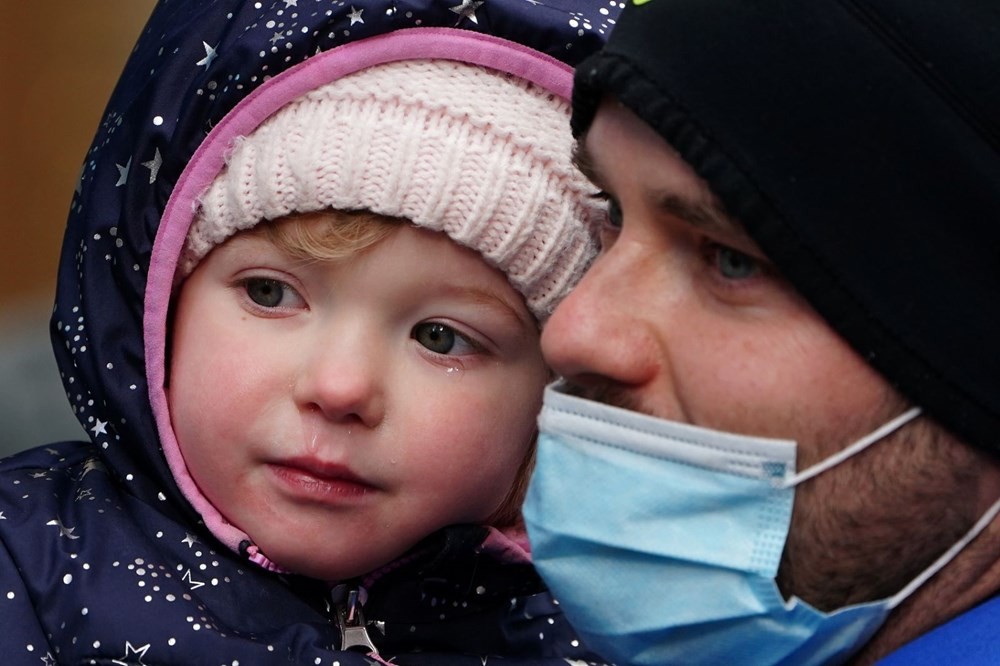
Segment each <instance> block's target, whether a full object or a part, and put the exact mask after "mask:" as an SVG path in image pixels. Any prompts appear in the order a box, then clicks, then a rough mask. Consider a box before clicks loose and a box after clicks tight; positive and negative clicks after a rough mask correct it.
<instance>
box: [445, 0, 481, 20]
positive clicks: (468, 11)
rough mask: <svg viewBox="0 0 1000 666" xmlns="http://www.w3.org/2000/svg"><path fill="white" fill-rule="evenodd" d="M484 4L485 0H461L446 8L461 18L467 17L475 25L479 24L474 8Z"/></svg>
mask: <svg viewBox="0 0 1000 666" xmlns="http://www.w3.org/2000/svg"><path fill="white" fill-rule="evenodd" d="M485 4H486V0H462V4H460V5H455V6H454V7H449V8H448V9H450V10H451V11H453V12H455V13H456V14H458V15H460V16H461V17H462V18H467V19H469V20H470V21H472V22H473V23H475V24H476V25H479V18H478V17H477V16H476V10H477V9H479V8H480V7H482V6H483V5H485Z"/></svg>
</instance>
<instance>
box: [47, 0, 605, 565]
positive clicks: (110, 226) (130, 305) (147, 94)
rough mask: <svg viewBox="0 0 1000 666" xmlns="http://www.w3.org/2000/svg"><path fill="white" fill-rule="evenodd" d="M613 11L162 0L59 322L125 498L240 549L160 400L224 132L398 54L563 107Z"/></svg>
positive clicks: (128, 82)
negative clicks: (552, 97) (531, 90)
mask: <svg viewBox="0 0 1000 666" xmlns="http://www.w3.org/2000/svg"><path fill="white" fill-rule="evenodd" d="M617 4H618V3H615V2H607V1H606V0H600V1H598V0H593V1H591V0H587V1H582V0H538V1H529V2H525V1H524V0H487V1H486V2H483V1H482V0H464V1H459V0H447V1H445V0H403V1H399V0H355V1H354V2H352V3H345V2H320V1H319V0H266V1H263V2H261V1H252V0H238V1H234V0H226V1H221V0H220V1H217V2H205V1H204V0H163V1H162V2H160V3H159V4H158V5H157V6H156V7H155V9H154V11H153V13H152V15H151V17H150V19H149V22H148V24H147V26H146V27H145V29H144V31H143V33H142V35H141V36H140V38H139V40H138V43H137V45H136V47H135V49H134V50H133V52H132V55H131V57H130V58H129V60H128V62H127V63H126V65H125V68H124V71H123V73H122V75H121V78H120V80H119V83H118V85H117V87H116V88H115V90H114V92H113V94H112V96H111V99H110V101H109V103H108V106H107V109H106V111H105V113H104V116H103V119H102V121H101V123H100V126H99V128H98V131H97V135H96V137H95V139H94V142H93V144H92V145H91V148H90V150H89V152H88V153H87V155H86V159H85V162H84V164H83V166H82V169H81V174H80V179H79V182H78V185H77V188H76V192H75V196H74V198H73V202H72V206H71V211H70V215H69V221H68V225H67V230H66V235H65V239H64V242H63V249H62V257H61V261H60V267H59V277H58V286H57V295H56V305H55V309H54V312H53V316H52V323H51V333H52V337H53V345H54V348H55V353H56V357H57V362H58V364H59V366H60V370H61V375H62V379H63V383H64V386H65V388H66V390H67V393H68V395H69V398H70V401H71V403H72V406H73V408H74V410H75V412H76V414H77V416H78V418H79V420H80V421H81V423H82V424H83V425H84V427H85V428H86V429H87V430H88V432H89V433H91V438H92V439H93V441H94V442H95V444H96V445H97V446H98V448H99V449H100V451H101V455H102V457H103V462H104V464H105V465H106V466H107V467H108V468H109V471H110V472H111V473H112V474H114V475H115V476H116V477H117V478H118V480H119V482H120V483H122V484H123V485H124V486H125V487H126V489H127V491H128V492H129V493H131V494H133V495H135V496H137V497H138V498H140V499H141V500H143V501H144V502H146V503H148V504H150V505H153V506H154V507H156V508H157V509H158V510H160V511H162V512H164V513H168V514H175V515H179V516H180V517H183V518H184V519H185V520H199V519H204V520H205V522H206V523H208V524H209V526H210V527H211V528H212V530H213V532H214V533H215V534H216V536H218V537H220V538H221V539H222V540H223V541H224V542H225V543H226V544H227V545H229V546H230V547H231V548H234V549H235V548H237V546H238V544H239V542H240V540H241V534H240V533H238V531H236V530H234V529H232V528H229V527H228V526H226V525H224V521H222V520H221V516H219V515H218V513H217V512H216V511H215V510H214V509H213V508H212V507H211V506H210V505H209V504H208V503H207V502H203V500H201V499H199V498H200V497H201V496H200V494H199V493H197V492H196V489H193V484H192V483H191V482H190V479H189V478H188V476H187V474H186V470H185V468H184V464H183V460H181V459H180V454H179V451H178V450H177V448H176V444H175V442H173V435H172V431H171V429H170V421H169V414H167V412H166V397H165V393H164V380H165V354H166V350H167V343H168V316H169V307H170V298H171V288H172V282H173V277H174V272H175V268H176V264H177V260H178V256H179V254H180V251H181V247H182V244H183V242H184V239H185V237H186V234H187V230H188V226H189V225H190V223H191V221H192V217H193V214H194V205H195V203H196V202H197V198H198V196H199V195H200V194H201V193H202V192H203V191H204V189H205V188H206V187H207V185H208V184H209V183H210V182H211V180H212V179H213V178H214V176H215V175H216V174H217V173H218V172H219V170H220V169H221V168H222V167H223V164H224V158H225V152H226V148H227V146H228V144H229V143H230V142H231V140H232V139H233V138H234V137H236V136H239V135H241V134H246V133H248V132H249V131H250V130H252V129H253V128H254V127H256V126H257V125H259V124H260V123H261V122H262V121H263V120H264V119H265V118H266V117H267V116H268V115H269V114H270V113H273V112H274V111H275V110H277V109H278V108H280V107H281V106H282V105H283V104H285V103H286V102H288V101H290V100H291V99H294V98H295V97H297V96H298V95H300V94H301V93H302V92H304V91H306V90H308V89H311V88H313V87H315V86H316V85H318V84H320V83H322V82H326V81H329V80H332V79H334V78H337V77H340V76H344V75H346V74H349V73H351V72H354V71H358V70H359V69H363V68H364V67H368V66H371V65H374V64H378V63H383V62H390V61H393V60H399V59H412V58H445V59H460V60H462V61H464V62H470V61H471V62H475V63H476V64H481V65H484V66H488V67H492V68H494V69H498V70H500V71H504V72H509V73H513V74H516V75H518V76H520V77H522V78H525V79H527V80H529V81H531V82H532V83H535V84H537V85H539V86H542V87H543V88H545V89H547V90H550V91H551V92H553V93H556V94H558V95H560V96H562V97H564V98H568V97H569V93H570V87H571V83H572V67H573V66H574V65H575V64H576V63H578V62H579V61H580V60H582V59H583V58H584V57H586V56H587V55H589V54H590V53H592V52H594V51H595V50H596V49H597V48H598V47H599V46H600V45H601V43H602V42H603V40H604V35H605V33H606V32H608V31H609V30H610V28H611V25H612V24H613V16H614V15H615V13H616V12H617V10H616V6H617ZM372 44H375V45H376V46H372ZM567 131H568V129H567ZM168 460H169V461H170V462H169V464H168ZM171 470H173V473H172V471H171ZM175 479H176V480H175ZM182 487H184V491H183V492H182ZM185 495H186V496H185ZM192 498H193V500H192ZM189 500H192V501H194V502H195V503H196V504H197V507H196V509H197V510H195V509H194V508H192V505H191V503H190V501H189ZM199 502H203V503H201V504H199Z"/></svg>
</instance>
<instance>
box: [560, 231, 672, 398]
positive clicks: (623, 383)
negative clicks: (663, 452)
mask: <svg viewBox="0 0 1000 666" xmlns="http://www.w3.org/2000/svg"><path fill="white" fill-rule="evenodd" d="M632 254H634V252H633V251H631V250H630V249H629V248H627V247H623V246H622V245H621V244H620V243H616V244H615V245H614V246H612V248H611V249H610V250H608V251H607V252H605V253H604V254H602V255H601V256H600V257H598V259H597V260H596V261H595V263H594V265H593V266H592V267H591V268H590V271H589V272H588V273H587V274H586V275H585V276H584V278H583V280H581V281H580V283H579V284H578V285H577V286H576V288H574V289H573V291H572V292H570V294H569V296H567V297H566V298H565V299H564V300H563V301H562V303H560V305H559V306H558V307H557V308H556V311H555V312H554V313H553V314H552V316H551V318H550V319H549V321H548V323H547V324H546V326H545V329H544V331H543V333H542V351H543V353H544V354H545V360H546V361H547V362H548V363H549V365H550V366H551V367H552V368H553V369H554V370H555V372H556V373H557V374H559V375H561V376H563V377H565V378H567V379H569V380H571V381H572V382H573V383H575V384H578V385H581V386H588V385H606V384H612V385H617V386H618V387H622V388H624V387H638V386H642V385H643V384H646V383H647V382H649V381H651V380H652V379H653V378H654V377H655V376H656V374H657V369H658V367H659V365H660V358H659V356H660V353H659V350H658V346H657V342H656V336H655V334H654V333H655V332H654V330H653V329H652V328H651V327H650V320H649V315H650V313H649V312H648V308H645V309H644V308H643V305H642V302H641V300H642V296H641V294H642V289H643V276H642V275H641V269H637V268H636V266H635V264H634V262H633V261H632V259H633V258H634V257H631V256H630V255H632Z"/></svg>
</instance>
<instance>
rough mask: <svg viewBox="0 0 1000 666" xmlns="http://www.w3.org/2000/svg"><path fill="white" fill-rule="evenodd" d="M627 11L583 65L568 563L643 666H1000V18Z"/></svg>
mask: <svg viewBox="0 0 1000 666" xmlns="http://www.w3.org/2000/svg"><path fill="white" fill-rule="evenodd" d="M633 2H634V4H630V5H629V6H628V7H627V8H626V9H625V11H624V13H623V14H622V16H621V17H620V19H619V22H618V25H617V26H616V28H615V30H614V32H613V34H612V37H611V39H610V41H609V43H608V45H607V47H606V48H605V50H604V51H603V52H602V53H600V54H598V55H597V56H595V57H593V58H592V59H590V60H589V61H586V62H584V63H583V64H581V65H580V67H579V68H578V71H577V81H576V84H577V88H576V90H575V93H574V118H573V129H574V132H575V134H576V135H577V137H578V139H579V141H580V151H579V162H580V165H581V168H583V169H584V171H585V172H586V173H587V174H588V175H589V176H590V177H591V179H592V180H593V181H594V182H595V184H596V185H597V186H598V187H599V188H600V189H601V190H603V192H604V193H605V195H606V196H607V198H608V200H609V222H608V224H607V225H606V228H605V229H604V230H603V231H602V243H603V248H604V249H603V252H602V254H601V256H600V257H599V258H598V259H597V261H596V263H595V265H594V266H593V267H592V269H591V271H590V273H589V274H588V275H587V276H586V277H585V278H584V280H583V281H582V282H581V283H580V285H579V286H578V287H577V289H576V290H575V291H574V292H573V294H571V295H570V296H569V297H568V298H567V299H566V300H565V301H564V302H563V304H562V305H561V306H560V308H559V309H558V310H557V311H556V312H555V314H554V315H553V317H552V319H551V320H550V321H549V323H548V325H547V327H546V330H545V334H544V338H543V344H544V348H545V352H546V356H547V358H548V360H549V362H550V363H551V365H552V366H553V367H554V368H555V370H556V372H558V373H559V374H560V375H562V376H563V377H565V378H566V380H567V384H566V386H565V387H564V388H563V389H561V390H550V391H549V392H548V393H547V395H546V406H545V409H544V410H543V414H542V417H541V440H540V446H539V460H538V466H537V469H536V473H535V477H534V479H533V481H532V488H531V491H530V493H529V499H528V503H527V506H526V517H527V520H528V524H529V531H530V534H531V537H532V541H533V547H534V553H535V557H536V562H537V564H538V566H539V568H540V570H541V572H542V574H543V576H544V577H546V578H547V580H548V582H549V583H550V585H551V586H552V587H553V590H554V592H555V593H556V596H557V597H559V598H560V600H561V602H562V603H563V606H564V608H565V609H566V611H567V614H568V615H569V617H570V619H571V620H572V621H574V622H575V623H576V624H577V628H578V629H580V630H581V631H582V633H583V634H584V636H586V637H587V638H589V639H590V640H591V641H592V645H593V646H595V647H596V648H598V650H599V651H600V650H604V651H605V652H606V656H608V657H609V658H612V659H614V660H616V661H617V662H618V663H634V664H662V663H668V662H677V661H680V662H683V663H699V662H707V663H717V662H718V661H719V660H721V659H724V658H728V659H730V660H731V661H734V662H735V663H749V664H758V663H759V664H766V663H789V664H790V663H795V664H800V663H833V662H841V661H845V660H847V659H853V660H855V661H856V662H857V663H871V662H873V661H875V660H877V659H879V658H881V657H883V656H885V655H887V654H889V653H892V652H894V651H897V650H898V649H899V648H900V646H903V645H906V644H909V645H908V646H907V647H905V648H903V649H902V650H898V651H897V652H896V654H895V656H894V658H895V659H897V660H899V663H917V658H918V656H920V655H922V656H923V658H925V659H928V660H930V661H933V660H935V659H938V660H940V659H942V658H944V657H943V655H949V657H948V658H950V659H951V660H952V661H955V660H958V661H960V662H962V663H968V662H970V661H972V660H973V659H974V658H978V659H980V660H983V662H984V663H986V662H989V661H991V660H992V661H993V662H994V663H995V662H996V660H997V659H998V658H1000V657H998V655H1000V639H998V638H996V636H995V631H992V626H991V625H993V624H994V623H995V622H996V619H997V618H998V616H1000V602H998V601H997V600H996V598H995V595H996V594H997V592H998V590H1000V520H998V519H996V518H995V516H996V513H997V510H998V508H1000V504H998V499H1000V462H998V458H997V455H996V454H997V452H998V450H1000V386H998V379H997V378H998V377H1000V355H998V354H997V353H996V352H995V350H994V345H995V344H996V341H997V340H998V339H1000V316H998V309H997V307H996V305H995V302H996V298H997V286H998V284H1000V275H998V269H997V267H998V266H1000V261H998V259H1000V233H998V228H1000V225H997V224H996V222H995V220H996V216H997V211H1000V78H998V77H997V72H998V71H1000V48H997V44H1000V4H998V3H995V2H989V1H986V0H982V1H977V0H968V1H963V2H957V3H956V2H949V3H945V2H932V1H930V0H919V1H918V0H884V1H879V2H874V1H871V2H869V1H865V0H852V1H848V0H825V1H816V2H808V3H802V2H797V1H796V0H781V1H779V2H770V3H747V2H743V3H740V2H737V3H733V2H730V1H727V0H633ZM572 394H576V396H580V397H582V398H586V399H587V400H581V399H580V398H579V397H575V396H574V395H572ZM592 401H598V402H600V403H606V404H604V405H596V404H595V402H592ZM608 405H611V406H610V407H609V406H608ZM622 407H623V408H625V410H629V411H625V410H622V409H618V408H622ZM636 412H638V413H636ZM653 417H655V418H653ZM897 417H898V418H897ZM678 422H679V423H680V424H681V425H678ZM691 425H693V426H699V427H697V428H692V427H690V426H691ZM883 426H885V427H883ZM720 431H722V432H720ZM731 433H732V434H731ZM733 434H735V435H738V436H734V435H733ZM747 436H750V437H747ZM761 438H769V439H761ZM775 439H777V440H782V441H775ZM859 440H860V442H859ZM790 441H794V442H796V445H795V446H793V445H792V444H791V443H790ZM855 442H859V443H858V444H857V445H856V446H852V444H853V443H855ZM796 457H797V459H796ZM796 469H797V470H800V471H801V470H808V472H807V473H806V474H800V475H798V476H796V475H795V474H794V470H796ZM580 487H583V488H584V490H583V492H574V490H575V489H577V488H580ZM793 493H794V511H791V506H792V494H793ZM789 514H790V520H789ZM789 523H790V528H789V527H788V525H789ZM786 533H787V539H786ZM779 553H780V566H778V565H779ZM775 582H776V583H777V586H775V585H774V583H775ZM984 602H985V603H984ZM980 604H982V605H980ZM977 606H978V608H977ZM970 609H972V610H970ZM912 641H916V642H912Z"/></svg>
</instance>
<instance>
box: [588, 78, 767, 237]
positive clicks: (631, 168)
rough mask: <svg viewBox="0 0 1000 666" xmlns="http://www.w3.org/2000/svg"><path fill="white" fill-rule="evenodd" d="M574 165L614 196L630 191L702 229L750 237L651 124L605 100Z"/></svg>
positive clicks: (664, 211) (609, 99) (610, 99)
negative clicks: (626, 190) (624, 190)
mask: <svg viewBox="0 0 1000 666" xmlns="http://www.w3.org/2000/svg"><path fill="white" fill-rule="evenodd" d="M573 161H574V164H576V166H577V168H579V169H580V171H581V172H582V173H583V174H584V175H585V176H587V178H588V179H590V180H591V182H593V183H594V184H595V185H597V186H598V187H600V188H601V189H603V190H605V191H606V192H607V193H608V194H609V195H610V196H611V197H612V198H618V197H621V196H624V192H619V191H618V190H623V189H628V190H629V191H630V192H634V193H636V194H638V195H639V196H641V197H642V198H643V199H644V200H645V201H646V203H648V204H649V205H651V206H652V207H654V208H655V209H657V210H659V211H661V212H663V213H666V214H669V215H672V216H674V217H677V218H679V219H681V220H683V221H685V222H687V223H688V224H691V225H692V226H695V227H698V228H700V229H702V230H705V231H711V232H715V233H725V234H728V235H738V236H745V237H747V239H748V240H749V236H748V234H747V233H746V231H745V230H744V229H743V226H742V225H741V224H739V223H738V222H737V221H736V220H734V219H733V218H732V217H731V216H730V215H729V214H728V213H727V212H726V210H725V208H724V207H723V205H722V203H721V202H720V201H719V199H718V198H717V197H716V196H715V195H713V194H712V192H711V190H710V189H709V187H708V184H707V183H706V182H705V181H704V180H703V179H702V178H700V177H699V176H698V175H697V174H696V173H695V172H694V170H693V169H692V168H691V167H690V166H689V165H688V164H687V163H686V162H685V161H684V160H683V159H682V158H681V157H680V155H679V154H678V153H677V152H676V151H675V150H674V148H673V147H672V146H670V145H669V144H668V143H667V142H666V141H664V140H663V138H661V137H660V136H659V135H658V134H657V133H656V132H655V131H654V130H653V129H652V128H651V127H649V125H647V124H646V123H645V122H643V121H642V120H641V119H640V118H638V117H637V116H636V115H635V114H633V113H632V111H630V110H629V109H628V108H627V107H625V106H623V105H622V104H620V103H619V102H618V101H617V100H614V99H613V98H605V99H604V100H603V101H602V102H601V105H600V107H599V108H598V111H597V114H596V115H595V117H594V121H593V123H592V124H591V126H590V128H589V129H588V131H587V132H586V134H584V135H583V136H581V137H580V138H579V140H578V141H577V143H576V146H575V147H574V152H573Z"/></svg>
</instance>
